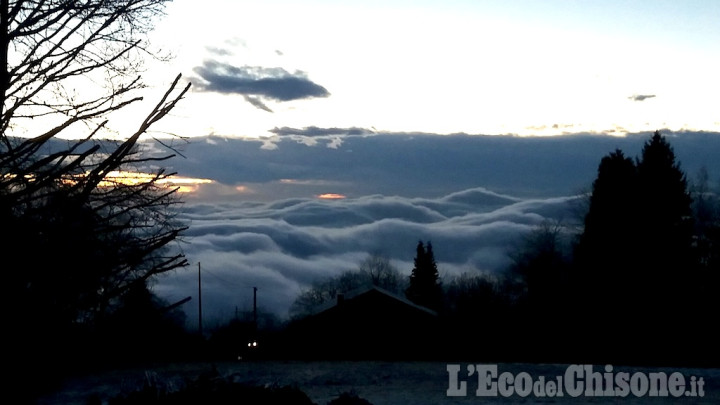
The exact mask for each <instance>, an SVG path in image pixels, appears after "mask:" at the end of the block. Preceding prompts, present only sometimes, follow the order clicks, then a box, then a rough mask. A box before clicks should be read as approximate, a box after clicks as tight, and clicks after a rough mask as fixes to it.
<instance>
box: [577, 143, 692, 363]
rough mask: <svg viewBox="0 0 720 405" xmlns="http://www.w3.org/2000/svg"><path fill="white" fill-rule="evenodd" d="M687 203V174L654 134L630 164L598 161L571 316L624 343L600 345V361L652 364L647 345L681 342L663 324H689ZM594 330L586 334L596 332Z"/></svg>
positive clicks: (618, 156)
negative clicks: (620, 336)
mask: <svg viewBox="0 0 720 405" xmlns="http://www.w3.org/2000/svg"><path fill="white" fill-rule="evenodd" d="M691 203H692V200H691V198H690V195H689V193H688V190H687V182H686V179H685V175H684V174H683V172H682V170H681V169H680V165H679V164H678V163H677V162H676V159H675V154H674V151H673V149H672V147H671V146H670V144H669V143H668V142H667V141H666V139H665V138H664V137H663V136H662V135H661V134H660V133H659V132H655V134H654V135H653V136H652V137H651V138H650V140H648V141H647V142H646V143H645V145H644V147H643V149H642V153H641V155H640V157H639V158H637V159H636V161H635V162H633V161H632V160H630V159H628V158H626V157H625V156H624V155H623V153H622V152H621V151H619V150H617V151H615V152H613V153H611V154H610V155H608V156H606V157H605V158H603V159H602V161H601V162H600V166H599V167H598V177H597V179H596V180H595V182H594V183H593V191H592V195H591V198H590V207H589V210H588V213H587V216H586V217H585V229H584V231H583V234H582V235H581V237H580V240H579V243H578V246H577V247H576V252H575V264H576V267H577V270H578V271H577V275H576V276H577V278H576V279H575V280H576V281H578V285H577V287H578V288H577V296H576V298H577V299H578V301H579V302H583V301H584V303H585V305H582V307H580V308H578V309H579V311H580V312H579V313H577V314H576V315H578V316H580V315H581V316H582V317H583V318H586V319H587V318H588V317H589V318H590V319H594V320H595V321H594V322H591V323H589V325H593V324H597V325H598V326H602V327H606V326H608V324H607V321H610V320H611V324H610V325H611V326H612V327H613V328H614V330H616V331H623V332H624V333H627V335H628V336H629V337H630V339H629V340H628V341H627V342H625V343H623V344H622V345H619V346H618V347H611V346H609V345H608V344H605V345H604V346H603V347H604V348H605V349H606V350H608V351H607V352H606V353H604V354H600V355H601V356H605V355H607V356H618V358H621V359H622V360H627V359H628V357H627V356H632V358H633V359H636V360H641V361H651V360H652V358H653V356H654V355H655V354H654V353H652V352H651V351H649V349H648V348H647V346H646V343H647V339H649V338H653V339H658V338H663V339H664V338H667V339H677V338H685V336H683V335H681V333H682V332H681V331H680V330H679V329H678V328H675V329H670V328H664V327H662V325H664V324H666V323H667V320H668V319H674V320H683V321H685V322H689V323H693V322H691V321H690V318H688V316H689V313H690V312H692V311H689V309H690V308H691V307H690V305H692V302H694V301H693V300H694V299H695V295H697V294H694V293H693V292H694V291H697V284H698V278H697V272H696V265H695V263H694V259H693V220H692V210H691ZM610 317H611V318H610ZM578 319H580V318H578ZM593 328H594V326H589V330H587V331H586V332H589V333H590V334H592V333H594V332H595V333H596V332H598V331H593V330H592V329H593ZM590 334H589V336H591V335H590ZM678 342H680V340H677V341H675V343H674V344H675V346H678V347H679V345H678ZM598 343H601V342H598ZM606 343H607V342H606ZM670 355H671V353H668V356H670ZM678 355H681V354H679V353H678Z"/></svg>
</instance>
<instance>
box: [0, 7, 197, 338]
mask: <svg viewBox="0 0 720 405" xmlns="http://www.w3.org/2000/svg"><path fill="white" fill-rule="evenodd" d="M166 2H167V0H116V1H102V0H81V1H58V0H52V1H46V0H35V1H21V0H16V1H11V0H0V102H1V103H2V112H1V117H0V118H1V120H0V223H2V225H3V229H2V232H0V252H1V254H2V256H3V258H4V260H6V262H7V261H9V262H10V263H12V265H11V266H3V270H5V272H4V273H5V274H4V275H5V277H6V279H5V280H6V284H5V285H6V286H7V289H6V290H5V292H6V293H7V292H9V298H10V299H11V300H13V302H14V304H15V310H14V311H12V312H13V313H12V316H11V322H12V323H13V326H14V327H15V328H17V330H18V331H19V337H18V341H21V342H22V344H26V345H30V344H33V342H35V343H36V344H38V347H37V350H38V351H39V350H41V349H43V348H47V347H48V346H50V345H48V344H47V343H48V342H47V341H42V340H43V339H47V336H54V337H56V338H58V339H60V337H59V336H60V335H59V334H60V333H61V332H62V331H63V330H65V329H67V328H70V327H73V326H77V325H89V324H92V323H93V321H94V320H96V319H97V318H98V317H99V316H103V315H104V314H106V313H108V312H110V311H111V310H112V308H114V307H115V306H118V305H119V298H120V297H121V296H123V294H124V293H125V292H126V291H128V289H130V288H131V287H133V286H137V285H143V286H144V285H145V284H146V283H147V282H148V281H150V280H151V279H152V278H153V277H154V276H156V275H159V274H162V273H165V272H168V271H171V270H173V269H176V268H179V267H181V266H184V265H185V264H186V260H185V258H184V256H183V254H182V253H181V252H179V251H177V250H176V249H170V246H171V242H173V241H175V240H176V239H177V238H178V237H179V236H180V234H181V232H182V231H183V230H184V229H185V227H184V226H183V225H182V224H179V223H178V222H177V221H176V220H175V218H174V215H173V214H172V206H173V205H174V204H176V203H177V202H178V201H177V199H176V198H175V197H174V193H175V191H176V190H175V189H172V188H167V187H165V186H163V185H162V184H161V183H162V180H164V179H166V178H167V177H168V176H170V175H171V174H172V173H167V172H166V171H165V170H164V169H162V168H160V169H158V168H157V165H159V164H160V163H161V162H162V161H164V160H166V159H169V158H170V157H172V156H173V153H172V151H168V152H167V154H165V155H162V156H150V155H145V154H143V153H141V151H140V150H139V148H138V141H139V140H140V137H141V136H143V134H146V133H147V132H148V130H149V129H150V128H151V126H153V125H154V124H155V123H157V122H158V121H159V120H161V119H163V118H164V117H166V116H167V114H168V113H169V112H170V111H171V110H172V109H173V108H174V107H175V106H176V104H177V103H178V101H180V99H182V97H183V96H184V95H185V93H186V92H187V91H188V89H189V86H190V85H189V84H187V85H185V86H181V85H180V76H178V77H177V78H176V79H175V80H174V81H173V83H172V84H171V85H170V86H169V88H168V89H167V91H166V92H165V94H164V95H163V96H162V97H160V99H159V100H158V102H157V104H156V105H154V107H152V108H150V109H149V111H148V114H147V116H145V117H144V118H140V119H139V120H138V123H137V126H136V128H135V129H134V130H133V131H131V132H130V133H128V134H127V135H124V136H120V138H119V139H120V140H119V141H115V142H108V141H103V140H100V139H98V138H101V137H104V136H105V135H108V134H113V132H112V128H111V127H110V126H109V123H110V122H111V121H110V120H111V118H112V117H114V116H115V114H114V113H116V112H118V111H120V110H122V109H124V108H126V107H128V106H130V105H132V104H135V103H138V102H140V101H141V100H142V97H141V96H139V95H138V94H137V93H138V91H139V90H141V89H143V88H144V87H145V84H144V83H143V81H142V79H141V76H140V74H141V72H142V67H143V66H142V62H143V59H144V57H145V56H147V55H151V53H150V52H149V51H150V50H149V48H148V42H147V38H146V34H147V33H148V31H149V30H150V29H151V28H152V26H153V23H154V21H155V17H156V16H158V15H160V14H162V11H163V7H164V4H165V3H166ZM153 55H154V54H153ZM58 137H67V138H74V139H77V140H76V141H59V140H58V139H57V138H58ZM153 167H154V169H151V168H153ZM49 332H52V333H49ZM33 336H34V338H33V339H26V338H29V337H33ZM48 350H50V349H48Z"/></svg>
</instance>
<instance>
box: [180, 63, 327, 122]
mask: <svg viewBox="0 0 720 405" xmlns="http://www.w3.org/2000/svg"><path fill="white" fill-rule="evenodd" d="M194 72H195V73H196V74H197V75H198V76H199V78H200V79H202V82H201V83H198V85H197V88H199V89H200V90H202V91H209V92H217V93H223V94H241V95H244V96H246V97H251V98H250V100H248V101H249V102H251V104H253V105H254V106H256V107H258V108H261V109H263V110H266V111H267V110H269V108H267V106H265V104H264V103H262V101H260V98H262V99H268V100H274V101H291V100H301V99H306V98H314V97H328V96H329V95H330V93H329V92H328V91H327V89H325V88H324V87H322V86H320V85H318V84H316V83H314V82H313V81H312V80H310V79H308V77H307V75H306V74H305V73H303V72H300V71H296V72H294V73H290V72H288V71H286V70H285V69H282V68H264V67H257V66H240V67H238V66H233V65H229V64H227V63H222V62H217V61H213V60H206V61H205V62H204V63H203V65H202V66H197V67H196V68H195V69H194ZM251 100H252V101H251Z"/></svg>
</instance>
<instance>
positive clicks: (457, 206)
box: [128, 0, 720, 326]
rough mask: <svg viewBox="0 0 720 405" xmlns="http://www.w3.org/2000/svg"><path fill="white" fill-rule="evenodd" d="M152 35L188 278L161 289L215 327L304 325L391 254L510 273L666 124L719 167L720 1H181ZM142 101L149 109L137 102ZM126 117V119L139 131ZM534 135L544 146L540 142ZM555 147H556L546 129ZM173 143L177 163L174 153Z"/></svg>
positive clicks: (408, 260) (445, 266)
mask: <svg viewBox="0 0 720 405" xmlns="http://www.w3.org/2000/svg"><path fill="white" fill-rule="evenodd" d="M166 11H167V15H166V16H165V17H164V18H163V19H161V20H160V21H159V22H158V23H157V25H156V30H155V31H154V32H153V33H152V34H151V38H150V40H151V42H152V44H153V45H154V46H156V47H158V48H161V49H162V52H170V53H171V54H173V55H174V58H173V59H172V60H170V61H169V62H162V63H160V62H153V61H149V62H148V64H147V66H146V67H147V72H146V74H145V80H146V82H147V83H149V84H150V85H151V87H150V88H148V89H147V94H145V95H146V96H147V97H146V99H147V100H148V101H147V103H148V104H154V102H155V100H157V97H155V96H154V94H157V95H158V96H159V95H160V94H162V92H164V90H165V89H166V87H167V85H168V84H169V83H170V82H171V81H172V79H173V78H174V77H175V76H176V75H177V74H178V73H181V74H182V75H183V80H188V81H190V82H192V84H193V86H192V89H191V91H190V92H189V93H188V94H187V96H186V97H185V99H184V100H182V102H181V103H180V104H178V106H177V108H176V109H175V110H173V112H172V114H171V115H170V116H168V117H167V118H166V119H164V120H162V121H161V122H160V123H159V124H158V125H157V126H156V127H154V132H153V134H154V135H155V134H163V133H173V134H177V135H181V136H183V137H188V138H189V141H188V142H177V143H176V144H174V145H175V146H176V147H178V148H179V150H180V152H181V153H182V154H183V157H178V158H175V159H173V160H172V161H170V162H169V163H168V164H170V165H171V169H172V170H174V171H177V173H178V175H180V176H185V177H189V178H194V179H200V182H198V183H189V184H188V185H187V187H188V189H187V190H183V191H189V192H187V193H184V194H182V196H183V199H184V201H185V202H184V204H183V205H182V208H181V211H180V213H179V215H178V218H179V219H180V220H183V221H185V222H186V223H187V224H188V225H189V226H190V228H189V230H188V231H187V234H186V235H185V236H184V238H183V241H182V242H181V243H180V244H179V246H180V247H181V248H182V249H183V251H184V252H185V253H186V256H187V258H188V260H189V261H190V263H191V268H190V269H188V270H186V271H178V272H176V273H173V274H171V275H168V276H166V277H162V278H160V279H159V280H158V283H157V285H156V286H155V287H154V288H155V291H156V292H158V293H159V294H160V295H161V296H162V297H163V298H166V299H168V300H169V301H172V302H174V301H177V300H180V299H182V298H184V297H186V296H192V297H194V298H195V300H193V301H191V303H189V304H185V305H184V306H183V308H184V310H185V311H186V313H187V314H188V317H189V319H190V320H191V321H190V326H192V320H193V319H195V318H194V317H195V316H197V309H196V307H195V305H196V303H197V299H196V298H197V296H196V292H197V274H196V271H195V268H196V266H197V264H198V263H202V268H203V272H204V273H203V274H204V278H203V280H204V281H203V283H204V284H203V288H204V291H206V293H205V294H204V295H203V304H204V314H206V317H207V318H208V321H209V322H212V321H213V320H215V321H217V322H220V321H222V320H223V319H227V318H228V317H229V316H232V314H233V313H234V310H235V309H240V310H248V309H249V308H250V306H251V304H252V287H258V304H259V305H260V306H261V308H262V309H264V310H267V311H270V312H273V313H276V314H278V315H280V316H285V315H287V311H288V309H289V307H290V305H291V304H292V301H293V300H294V299H295V297H296V296H297V294H298V293H299V292H300V291H302V290H303V289H305V288H307V287H308V286H309V285H311V284H312V282H313V281H317V280H319V279H322V278H324V277H329V276H333V275H337V274H339V273H340V272H342V271H346V270H354V269H357V267H358V265H359V263H360V262H361V261H362V260H363V259H364V258H365V257H367V255H369V254H373V253H381V254H384V255H387V256H388V257H389V258H390V259H391V262H392V263H393V264H394V265H395V266H396V267H397V268H398V269H399V270H400V271H401V273H403V274H409V272H410V270H411V268H412V260H413V255H414V252H415V246H416V244H417V242H418V240H431V241H432V242H433V246H434V251H435V254H436V258H437V260H438V264H439V268H440V272H441V275H442V276H444V277H447V279H449V278H450V277H452V276H454V275H458V274H462V273H466V272H469V273H472V274H483V273H493V272H499V271H503V270H504V269H506V268H507V266H508V265H509V264H510V263H511V254H512V252H513V251H514V250H516V249H517V248H518V246H519V245H521V244H522V240H523V237H524V236H525V235H527V234H528V232H530V231H531V230H532V229H535V228H536V227H537V226H539V225H541V224H543V223H545V222H547V221H551V222H560V223H562V224H564V225H566V228H564V229H565V232H566V235H565V236H567V239H568V241H569V240H570V239H571V237H572V233H573V232H574V231H577V227H578V226H579V223H580V222H581V221H582V215H581V214H579V212H582V209H583V208H582V207H583V201H584V200H583V199H582V198H581V197H579V195H581V194H582V193H583V192H585V191H587V190H589V188H590V187H591V185H592V180H593V179H594V176H595V174H596V170H597V164H598V163H599V161H600V159H601V158H602V156H604V155H605V154H607V153H609V152H611V151H613V150H614V149H615V148H621V149H623V150H624V151H625V152H626V154H628V155H629V156H637V154H638V153H639V152H640V149H641V147H642V143H643V142H644V141H645V140H646V139H648V135H649V134H650V133H651V132H652V131H654V130H656V129H662V130H663V132H664V134H666V135H667V136H668V137H669V140H670V142H671V144H672V145H674V146H675V148H676V153H677V154H678V157H679V159H680V161H681V162H682V165H683V166H682V167H683V168H684V169H686V171H687V173H688V175H689V176H691V177H692V176H695V174H696V173H697V172H698V171H699V169H700V168H701V167H703V166H705V167H708V169H709V171H710V174H711V176H712V178H713V179H717V178H718V177H720V166H719V164H720V163H718V162H720V160H719V159H717V158H716V157H717V156H718V155H720V99H719V98H718V97H717V94H720V80H719V79H718V74H717V72H720V52H718V44H720V2H717V1H697V0H684V1H662V0H642V1H640V0H637V1H632V0H626V1H613V0H606V1H553V0H548V1H530V0H517V1H460V0H443V1H399V0H383V1H374V0H363V1H322V0H314V1H309V0H302V1H298V0H294V1H270V0H263V1H231V0H204V1H203V2H197V1H192V0H175V1H173V2H172V3H170V4H169V5H168V7H167V10H166ZM130 111H137V110H132V109H131V110H130ZM128 121H130V120H128ZM533 135H546V136H542V137H534V136H533ZM549 135H554V136H552V137H551V136H549ZM159 153H162V151H160V152H159Z"/></svg>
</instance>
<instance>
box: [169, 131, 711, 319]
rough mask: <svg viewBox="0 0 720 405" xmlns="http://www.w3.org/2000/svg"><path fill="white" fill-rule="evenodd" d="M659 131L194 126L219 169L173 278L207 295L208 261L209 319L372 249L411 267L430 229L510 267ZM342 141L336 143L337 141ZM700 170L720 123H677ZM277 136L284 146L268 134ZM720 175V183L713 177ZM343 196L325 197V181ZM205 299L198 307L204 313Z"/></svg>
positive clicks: (459, 265)
mask: <svg viewBox="0 0 720 405" xmlns="http://www.w3.org/2000/svg"><path fill="white" fill-rule="evenodd" d="M647 139H649V134H642V135H637V136H628V137H624V138H614V137H609V136H595V135H575V136H567V137H553V138H519V137H504V136H501V137H497V136H469V135H452V136H434V135H428V134H411V133H408V134H377V133H373V132H372V131H367V132H365V131H362V130H359V129H352V128H351V129H342V128H317V127H309V128H304V129H293V128H280V129H278V130H277V131H276V135H275V136H274V137H273V138H269V139H263V140H244V139H237V138H223V137H217V136H213V137H202V138H193V139H192V141H191V143H190V144H189V145H186V147H185V148H184V149H183V151H182V152H183V154H184V155H185V156H187V158H185V159H175V160H173V161H172V167H171V169H173V170H174V171H177V172H178V173H179V174H180V175H184V176H191V177H198V178H207V179H212V180H214V183H212V184H203V185H200V186H199V192H198V193H197V194H195V195H188V196H187V197H186V203H185V205H184V206H183V211H182V212H181V214H180V216H179V217H180V219H182V220H184V221H186V222H187V224H188V225H189V226H190V229H189V231H188V232H187V236H186V243H185V244H184V245H183V248H184V250H185V253H186V255H187V257H188V259H189V261H190V262H191V263H193V268H191V269H189V270H188V271H179V272H177V273H176V274H174V275H171V276H168V277H164V278H163V279H161V280H160V282H159V284H158V285H157V286H156V289H157V291H158V292H159V293H161V295H163V296H164V297H167V298H168V299H169V300H171V301H173V300H179V299H182V298H184V297H186V296H193V297H195V296H196V292H197V272H196V269H195V267H194V266H196V265H197V263H198V262H200V263H202V268H203V271H204V272H207V274H205V273H203V274H205V275H204V276H203V291H205V293H204V295H203V304H204V313H205V314H206V315H207V317H208V319H209V320H211V319H217V320H221V319H222V318H223V317H225V318H227V317H229V316H232V314H233V313H234V311H235V308H236V307H237V308H238V309H239V310H241V311H242V310H248V309H250V308H251V307H252V287H258V288H259V291H258V303H259V305H260V306H261V307H262V308H264V309H266V310H269V311H272V312H276V313H278V314H280V315H284V314H286V313H287V310H288V308H289V306H290V304H291V303H292V302H293V300H294V299H295V297H296V296H297V294H298V293H299V292H300V291H301V289H303V288H306V287H307V286H309V285H310V284H311V283H312V282H313V281H314V280H317V279H319V278H323V277H327V276H331V275H336V274H339V273H340V272H342V271H345V270H352V269H356V268H357V267H358V265H359V263H360V262H361V261H362V260H363V259H364V258H365V257H366V256H367V255H368V254H370V253H374V252H380V253H384V254H387V255H388V256H390V258H391V260H392V261H393V263H394V264H395V265H396V266H397V267H398V268H399V269H400V270H401V271H402V272H404V273H405V274H408V273H409V271H410V270H411V268H412V259H413V255H414V251H415V245H416V243H417V241H418V240H420V239H422V240H431V241H432V242H433V245H434V247H435V252H436V255H437V259H438V263H439V266H440V270H441V272H442V273H443V274H444V275H448V276H451V275H453V274H458V273H461V272H465V271H469V272H495V271H502V270H503V269H505V268H506V267H507V266H508V265H509V264H510V258H509V256H508V253H509V252H511V251H513V249H515V248H516V247H517V246H518V245H519V244H520V243H521V241H522V237H523V235H525V234H527V233H528V232H529V231H530V230H531V229H533V227H535V226H537V225H538V224H541V223H542V222H543V221H547V220H550V221H561V222H563V223H565V224H568V225H569V226H570V229H572V226H573V224H577V221H578V220H579V218H581V215H582V204H581V203H582V199H578V198H576V197H573V196H575V195H577V194H578V193H580V192H581V191H587V190H589V189H590V187H591V185H592V181H593V179H594V178H595V176H596V173H597V166H598V164H599V162H600V159H601V158H602V157H603V156H605V155H606V154H608V153H609V152H611V151H613V150H615V149H616V148H621V149H623V151H625V153H626V154H627V155H628V156H637V155H638V154H639V152H640V150H641V148H642V145H643V143H644V142H645V141H647ZM335 140H338V142H336V143H335V145H336V146H337V147H336V148H331V147H329V146H331V144H333V142H335ZM668 140H669V141H670V142H671V144H672V145H673V147H674V149H675V151H676V154H677V156H678V158H679V160H680V161H681V167H682V169H683V170H685V171H686V173H687V174H688V177H689V179H691V180H692V179H693V178H694V177H695V174H696V173H697V171H698V170H699V168H700V167H701V166H706V167H707V168H708V171H709V173H710V176H711V179H716V178H717V176H718V174H720V160H718V159H717V156H719V155H720V136H718V134H710V133H679V134H668ZM266 145H273V146H274V147H273V148H272V150H271V149H270V148H263V147H264V146H266ZM714 185H715V184H714V183H713V184H711V187H712V186H714ZM331 193H335V194H342V195H345V196H347V198H345V199H342V200H321V199H319V198H317V197H318V196H319V195H321V194H331ZM196 305H197V300H193V301H191V303H189V304H186V305H185V306H184V309H185V310H186V312H187V313H188V315H189V319H190V320H194V319H196V316H197V312H196Z"/></svg>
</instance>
